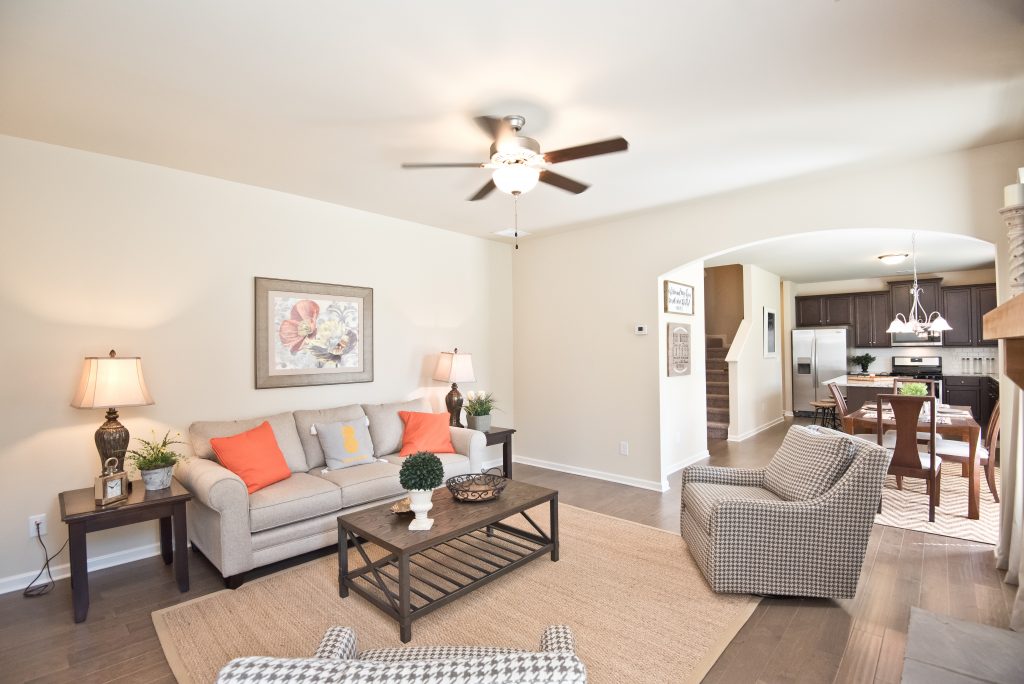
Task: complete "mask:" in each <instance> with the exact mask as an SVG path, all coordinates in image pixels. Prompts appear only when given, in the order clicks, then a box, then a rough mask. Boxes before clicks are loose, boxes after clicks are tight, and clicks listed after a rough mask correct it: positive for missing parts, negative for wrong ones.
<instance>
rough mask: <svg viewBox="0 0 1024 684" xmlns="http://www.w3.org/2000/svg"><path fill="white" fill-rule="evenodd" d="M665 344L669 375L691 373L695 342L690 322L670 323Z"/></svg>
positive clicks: (675, 375)
mask: <svg viewBox="0 0 1024 684" xmlns="http://www.w3.org/2000/svg"><path fill="white" fill-rule="evenodd" d="M666 333H667V336H666V338H665V346H666V347H667V350H668V356H667V362H668V377H670V378H674V377H678V376H680V375H689V374H690V370H691V368H692V367H693V353H692V350H693V344H692V339H693V338H692V336H691V335H690V324H689V323H669V324H668V327H667V329H666Z"/></svg>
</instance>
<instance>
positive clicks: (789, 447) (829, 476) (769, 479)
mask: <svg viewBox="0 0 1024 684" xmlns="http://www.w3.org/2000/svg"><path fill="white" fill-rule="evenodd" d="M853 450H854V447H853V442H852V441H851V440H850V438H849V437H847V436H846V435H844V434H843V433H841V432H836V431H835V430H828V429H825V428H818V427H815V426H809V427H805V426H802V425H794V426H793V427H791V428H790V429H789V432H787V433H786V438H785V439H784V440H783V441H782V446H781V447H779V450H778V451H777V452H776V453H775V456H774V457H773V458H772V460H771V462H770V463H769V464H768V467H767V468H765V471H764V485H763V486H764V488H765V489H767V490H768V491H770V492H772V493H773V494H776V495H778V497H779V498H780V499H784V500H786V501H806V500H808V499H813V498H815V497H817V496H821V495H822V494H824V493H825V492H827V491H828V490H829V489H830V488H831V487H832V485H834V484H835V483H836V481H837V480H839V478H840V477H842V475H843V473H845V472H846V469H847V468H849V467H850V463H851V462H852V461H853Z"/></svg>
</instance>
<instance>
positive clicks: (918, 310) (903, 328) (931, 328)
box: [879, 233, 953, 338]
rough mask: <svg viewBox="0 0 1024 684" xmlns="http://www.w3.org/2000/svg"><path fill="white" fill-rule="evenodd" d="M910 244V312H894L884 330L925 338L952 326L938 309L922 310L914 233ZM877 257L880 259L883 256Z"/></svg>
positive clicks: (950, 328)
mask: <svg viewBox="0 0 1024 684" xmlns="http://www.w3.org/2000/svg"><path fill="white" fill-rule="evenodd" d="M910 246H911V248H910V252H911V254H912V255H913V256H914V284H913V285H912V286H911V287H910V295H911V296H912V297H913V299H914V300H913V302H912V303H911V304H910V313H909V314H907V315H906V316H904V315H903V314H901V313H898V314H896V318H894V319H892V323H890V324H889V328H888V329H887V330H886V331H885V332H887V333H913V334H915V335H917V336H918V337H921V338H926V337H928V335H929V333H932V332H944V331H946V330H952V329H953V327H952V326H951V325H950V324H949V323H947V322H946V319H945V318H943V317H942V314H940V313H939V312H938V311H933V312H931V313H927V312H926V311H925V310H924V307H923V306H921V288H920V287H918V286H917V234H916V233H912V234H911V236H910ZM879 258H880V259H882V258H883V257H879Z"/></svg>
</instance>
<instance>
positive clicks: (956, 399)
mask: <svg viewBox="0 0 1024 684" xmlns="http://www.w3.org/2000/svg"><path fill="white" fill-rule="evenodd" d="M986 380H988V378H987V377H985V376H981V375H962V376H961V375H946V376H943V378H942V401H944V402H945V403H947V404H949V405H951V406H970V407H971V415H973V416H974V419H975V420H977V421H978V424H979V425H983V424H984V419H985V416H984V411H983V410H982V407H983V403H984V404H988V384H987V383H983V382H982V381H986ZM983 387H984V402H983V396H982V395H983V389H982V388H983Z"/></svg>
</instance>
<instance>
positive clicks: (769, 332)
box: [762, 307, 779, 359]
mask: <svg viewBox="0 0 1024 684" xmlns="http://www.w3.org/2000/svg"><path fill="white" fill-rule="evenodd" d="M763 310H764V323H763V326H762V332H763V337H762V339H763V340H764V358H766V359H774V358H776V357H778V355H779V314H778V312H777V311H776V310H775V309H769V308H768V307H764V309H763Z"/></svg>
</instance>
